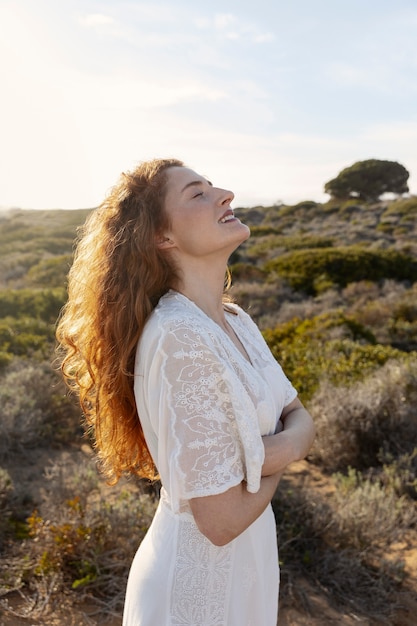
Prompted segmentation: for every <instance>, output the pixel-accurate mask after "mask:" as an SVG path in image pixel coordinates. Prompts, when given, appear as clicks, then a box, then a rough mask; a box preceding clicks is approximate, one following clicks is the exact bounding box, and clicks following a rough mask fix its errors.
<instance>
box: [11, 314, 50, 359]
mask: <svg viewBox="0 0 417 626" xmlns="http://www.w3.org/2000/svg"><path fill="white" fill-rule="evenodd" d="M54 335H55V331H54V327H53V325H52V324H47V323H46V322H43V321H42V320H38V319H33V318H22V319H13V318H10V317H6V318H5V319H0V351H2V352H4V353H6V354H11V355H15V356H20V357H26V358H36V359H39V360H43V359H47V358H51V357H52V352H53V346H54V341H55V336H54Z"/></svg>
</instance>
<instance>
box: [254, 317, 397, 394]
mask: <svg viewBox="0 0 417 626" xmlns="http://www.w3.org/2000/svg"><path fill="white" fill-rule="evenodd" d="M263 335H264V337H265V340H266V342H267V343H268V345H269V347H270V349H271V351H272V354H273V355H274V356H275V358H276V359H277V361H278V362H279V363H280V364H281V366H282V367H283V369H284V371H285V372H286V374H287V376H288V377H289V378H290V380H291V381H292V383H293V385H294V386H295V387H296V389H297V390H298V392H299V394H300V396H301V397H302V398H303V400H308V399H309V398H311V396H312V395H313V393H314V392H315V391H316V389H317V388H318V386H319V384H320V381H321V380H322V379H325V380H328V381H331V382H332V383H333V384H335V385H341V384H351V383H352V382H354V381H355V380H358V379H360V378H361V377H362V376H363V375H364V374H365V373H367V372H370V371H372V370H374V369H376V368H378V367H381V366H382V365H383V364H384V363H385V362H386V361H387V360H388V359H390V358H394V357H396V356H399V355H401V354H402V353H401V352H399V351H398V350H395V349H394V348H391V347H390V346H382V345H378V344H376V343H375V338H374V336H373V334H372V333H371V332H370V331H369V330H368V329H366V328H365V327H363V326H361V324H359V323H358V322H356V320H355V319H354V318H352V317H349V316H346V315H344V314H343V313H342V312H340V311H333V312H331V313H323V314H321V315H317V316H315V317H313V318H311V319H306V320H300V319H292V320H291V321H289V322H286V323H285V324H280V325H278V326H277V327H276V328H274V329H266V330H264V331H263Z"/></svg>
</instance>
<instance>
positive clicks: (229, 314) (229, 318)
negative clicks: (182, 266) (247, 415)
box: [167, 289, 254, 368]
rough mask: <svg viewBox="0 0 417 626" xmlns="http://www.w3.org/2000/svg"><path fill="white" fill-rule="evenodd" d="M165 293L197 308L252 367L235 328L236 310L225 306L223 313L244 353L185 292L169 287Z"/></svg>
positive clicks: (251, 362) (237, 317)
mask: <svg viewBox="0 0 417 626" xmlns="http://www.w3.org/2000/svg"><path fill="white" fill-rule="evenodd" d="M167 293H168V294H171V295H173V296H179V297H180V298H181V299H182V300H185V301H186V302H187V303H189V304H190V305H191V306H192V307H193V308H195V309H197V311H199V313H200V314H201V315H203V316H204V317H205V318H206V319H208V320H209V321H210V324H212V325H213V326H214V327H215V328H216V329H217V330H220V332H221V333H223V335H224V336H225V337H226V339H227V341H228V342H229V343H230V344H231V345H232V346H233V349H234V350H235V352H236V353H237V354H238V355H239V356H240V358H241V359H243V361H244V362H245V363H246V364H247V365H249V366H250V367H252V368H253V367H254V364H253V361H252V359H251V356H250V354H249V352H248V350H247V348H246V346H245V344H244V343H243V341H242V340H241V338H240V335H239V333H238V332H237V330H236V328H235V322H236V321H237V320H239V319H240V318H239V312H238V311H234V310H230V309H229V307H227V308H225V314H226V316H227V317H226V322H227V324H228V325H229V326H230V328H231V329H232V332H233V333H234V334H235V337H236V339H237V341H238V342H239V343H240V345H241V346H242V350H243V351H244V353H245V354H244V353H243V352H241V350H240V349H239V348H238V346H237V345H236V344H235V342H234V341H233V339H232V338H231V337H230V336H229V334H228V333H227V332H226V331H225V330H224V328H222V327H221V326H220V324H218V323H217V322H215V321H214V320H213V319H212V318H211V317H210V316H209V315H207V313H205V312H204V311H203V309H202V308H200V307H199V306H198V304H196V303H195V302H194V301H193V300H191V298H189V297H188V296H186V295H185V294H183V293H181V291H177V290H176V289H170V290H169V291H168V292H167ZM226 304H228V303H226Z"/></svg>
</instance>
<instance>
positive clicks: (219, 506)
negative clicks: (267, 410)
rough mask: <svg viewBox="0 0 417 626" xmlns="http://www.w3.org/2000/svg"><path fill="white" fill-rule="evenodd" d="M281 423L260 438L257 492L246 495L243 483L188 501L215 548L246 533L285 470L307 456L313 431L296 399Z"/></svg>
mask: <svg viewBox="0 0 417 626" xmlns="http://www.w3.org/2000/svg"><path fill="white" fill-rule="evenodd" d="M280 419H281V421H282V423H283V430H281V432H279V433H276V434H275V435H270V436H267V437H263V442H264V446H265V460H264V464H263V467H262V478H261V485H260V488H259V491H257V492H256V493H249V492H248V491H247V489H246V485H245V483H244V482H242V483H240V484H239V485H237V486H236V487H232V488H231V489H228V490H227V491H225V492H224V493H222V494H218V495H215V496H204V497H201V498H193V499H192V500H190V506H191V510H192V512H193V515H194V519H195V521H196V524H197V526H198V527H199V529H200V531H201V532H202V533H203V535H205V536H206V537H207V538H208V539H209V540H210V541H211V542H212V543H214V544H215V545H217V546H222V545H225V544H227V543H229V542H230V541H232V540H233V539H235V538H236V537H237V536H238V535H240V534H241V533H242V532H243V531H244V530H246V528H248V527H249V526H250V525H251V524H252V523H253V522H254V521H255V520H256V519H257V518H258V517H259V516H260V515H261V514H262V513H263V511H264V510H265V509H266V507H267V506H268V504H269V503H270V502H271V500H272V498H273V496H274V493H275V491H276V489H277V487H278V483H279V480H280V478H281V476H282V473H283V471H284V470H285V468H286V467H287V466H288V465H289V464H290V463H292V462H293V461H298V460H301V459H303V458H304V457H305V456H306V455H307V453H308V451H309V449H310V447H311V445H312V443H313V439H314V434H315V429H314V424H313V420H312V419H311V416H310V414H309V413H308V412H307V411H306V409H305V408H304V407H303V405H302V403H301V402H300V400H299V399H298V398H295V400H293V401H292V402H291V403H290V404H289V405H288V406H286V407H285V408H284V410H283V412H282V414H281V418H280Z"/></svg>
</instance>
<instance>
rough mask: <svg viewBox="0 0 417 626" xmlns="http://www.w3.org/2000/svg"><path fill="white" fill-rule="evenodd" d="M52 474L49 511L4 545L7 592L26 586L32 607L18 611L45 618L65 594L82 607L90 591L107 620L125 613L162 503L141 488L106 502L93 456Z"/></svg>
mask: <svg viewBox="0 0 417 626" xmlns="http://www.w3.org/2000/svg"><path fill="white" fill-rule="evenodd" d="M69 470H70V471H71V472H72V474H71V475H69ZM48 480H50V481H52V483H54V484H53V487H52V488H51V489H49V490H48V489H45V494H46V497H45V498H44V499H43V502H42V505H41V509H43V510H34V511H33V512H32V514H31V515H30V516H29V517H28V518H27V520H26V524H25V527H26V536H25V539H24V540H23V541H21V542H19V543H17V542H15V543H14V545H13V546H10V548H9V549H7V547H6V548H5V551H3V554H2V561H3V560H4V561H7V568H3V569H2V570H0V589H1V591H2V595H3V596H4V595H5V594H7V591H8V590H19V593H20V596H21V597H22V598H24V599H25V600H26V604H27V608H26V607H24V608H23V609H22V610H21V612H19V611H16V609H14V611H13V615H15V616H17V617H26V618H28V617H30V618H31V619H42V618H44V616H45V614H47V613H49V616H50V614H51V612H52V611H53V610H54V608H56V607H57V605H58V606H61V603H62V602H63V601H64V600H65V599H67V601H68V599H71V603H72V606H75V605H76V603H77V602H83V601H85V600H86V598H88V603H89V605H90V607H91V606H94V604H95V605H96V613H97V614H101V616H102V617H103V622H104V619H105V616H106V615H107V616H108V615H111V614H113V615H120V613H121V610H122V606H123V600H124V594H125V587H126V579H127V575H128V571H129V567H130V564H131V560H132V555H134V553H135V551H136V549H137V547H138V544H139V543H140V541H141V539H142V538H143V536H144V534H145V532H146V530H147V528H148V527H149V524H150V521H151V519H152V516H153V514H154V511H155V502H154V501H153V499H152V498H151V497H149V496H146V495H143V494H141V493H140V492H139V491H138V490H135V489H133V488H130V489H129V490H127V489H125V490H124V491H121V492H119V495H118V496H117V497H115V498H112V501H111V502H106V501H105V499H104V498H103V497H102V495H101V492H100V489H99V487H98V483H99V481H98V477H97V473H96V470H95V467H94V465H93V464H92V463H91V464H88V465H84V466H81V467H78V469H77V470H76V471H75V472H74V468H73V467H71V468H68V467H66V466H63V467H55V468H53V471H51V468H48V472H46V481H48ZM64 481H65V482H64ZM48 494H49V496H48ZM2 604H3V608H5V609H7V605H6V603H5V602H4V601H3V602H2ZM5 612H7V611H5ZM42 623H46V622H44V620H43V619H42ZM60 623H61V622H60ZM100 623H102V622H100Z"/></svg>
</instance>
